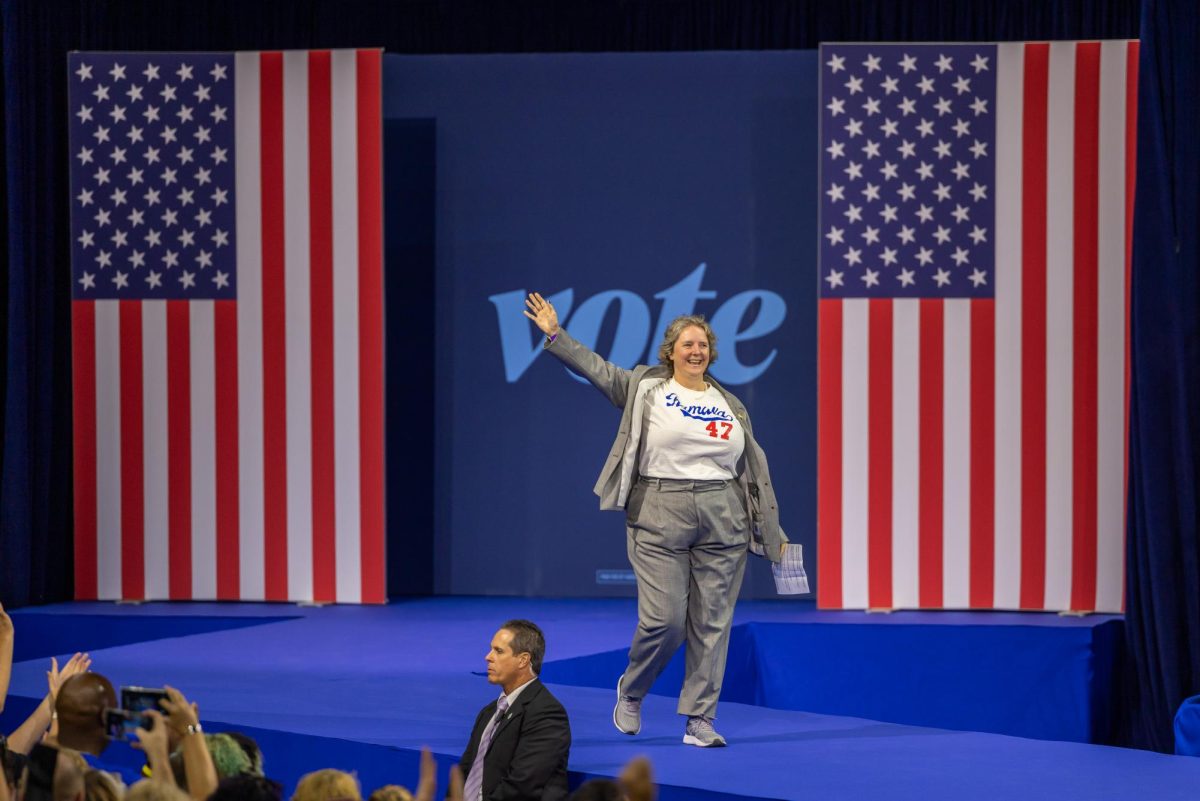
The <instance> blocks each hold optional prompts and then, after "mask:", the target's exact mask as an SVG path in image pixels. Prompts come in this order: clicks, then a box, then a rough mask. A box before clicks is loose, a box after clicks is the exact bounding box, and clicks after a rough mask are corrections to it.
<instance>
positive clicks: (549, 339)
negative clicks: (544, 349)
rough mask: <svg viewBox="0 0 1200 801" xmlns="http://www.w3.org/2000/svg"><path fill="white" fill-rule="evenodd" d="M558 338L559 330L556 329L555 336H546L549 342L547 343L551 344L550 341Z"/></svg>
mask: <svg viewBox="0 0 1200 801" xmlns="http://www.w3.org/2000/svg"><path fill="white" fill-rule="evenodd" d="M556 339H558V332H557V331H555V332H554V335H553V336H548V337H546V343H547V344H549V343H551V342H553V341H554V340H556Z"/></svg>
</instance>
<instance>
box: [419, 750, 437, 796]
mask: <svg viewBox="0 0 1200 801" xmlns="http://www.w3.org/2000/svg"><path fill="white" fill-rule="evenodd" d="M436 793H437V762H435V761H434V759H433V753H432V752H431V751H430V750H429V748H428V747H424V748H422V749H421V774H420V778H419V779H418V780H417V791H416V792H415V793H413V801H434V798H433V796H434V795H435V794H436Z"/></svg>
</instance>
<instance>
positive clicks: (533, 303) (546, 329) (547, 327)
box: [522, 292, 558, 337]
mask: <svg viewBox="0 0 1200 801" xmlns="http://www.w3.org/2000/svg"><path fill="white" fill-rule="evenodd" d="M525 305H526V306H528V307H529V311H525V312H522V313H523V314H524V315H525V316H526V317H528V318H529V319H530V320H533V322H534V325H536V326H537V327H538V328H540V329H542V333H543V334H545V335H546V336H548V337H552V336H554V335H555V334H557V333H558V312H556V311H554V307H553V306H551V305H550V301H548V300H546V299H545V298H543V297H542V296H541V295H539V294H538V293H537V292H530V293H529V297H528V298H526V299H525ZM530 312H532V314H531V313H530Z"/></svg>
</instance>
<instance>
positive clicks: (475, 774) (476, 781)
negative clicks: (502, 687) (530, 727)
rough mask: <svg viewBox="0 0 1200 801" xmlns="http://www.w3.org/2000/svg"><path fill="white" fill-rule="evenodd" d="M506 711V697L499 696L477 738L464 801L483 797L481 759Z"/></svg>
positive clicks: (464, 791)
mask: <svg viewBox="0 0 1200 801" xmlns="http://www.w3.org/2000/svg"><path fill="white" fill-rule="evenodd" d="M507 711H508V697H507V696H501V697H500V700H499V701H497V702H496V714H495V715H493V716H492V719H491V720H490V721H489V722H488V725H487V726H486V727H485V728H484V730H483V734H482V735H480V737H479V748H477V749H476V750H475V761H474V762H472V763H471V772H470V773H468V774H467V783H466V785H464V787H463V799H464V800H465V801H479V799H480V798H481V797H482V795H483V758H484V757H485V756H487V752H488V748H489V747H490V746H491V744H492V737H493V736H494V735H495V734H496V727H497V726H499V725H500V721H501V720H502V719H503V718H504V713H505V712H507Z"/></svg>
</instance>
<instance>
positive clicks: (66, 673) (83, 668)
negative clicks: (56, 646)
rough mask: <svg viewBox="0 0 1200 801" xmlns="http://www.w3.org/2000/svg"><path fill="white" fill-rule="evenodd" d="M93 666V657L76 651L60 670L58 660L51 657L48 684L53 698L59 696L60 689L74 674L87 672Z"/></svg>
mask: <svg viewBox="0 0 1200 801" xmlns="http://www.w3.org/2000/svg"><path fill="white" fill-rule="evenodd" d="M91 666H92V658H91V657H90V656H88V655H87V654H81V653H76V654H75V655H74V656H72V657H71V658H70V659H69V660H67V663H66V664H65V665H63V666H62V669H61V670H60V669H59V667H58V660H57V659H55V658H54V657H50V669H49V670H47V671H46V684H47V685H49V689H50V698H51V700H53V699H55V698H57V697H58V689H59V688H60V687H62V686H63V683H64V682H66V680H67V679H69V678H71V677H72V676H77V675H79V674H80V673H87V672H88V668H90V667H91Z"/></svg>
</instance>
